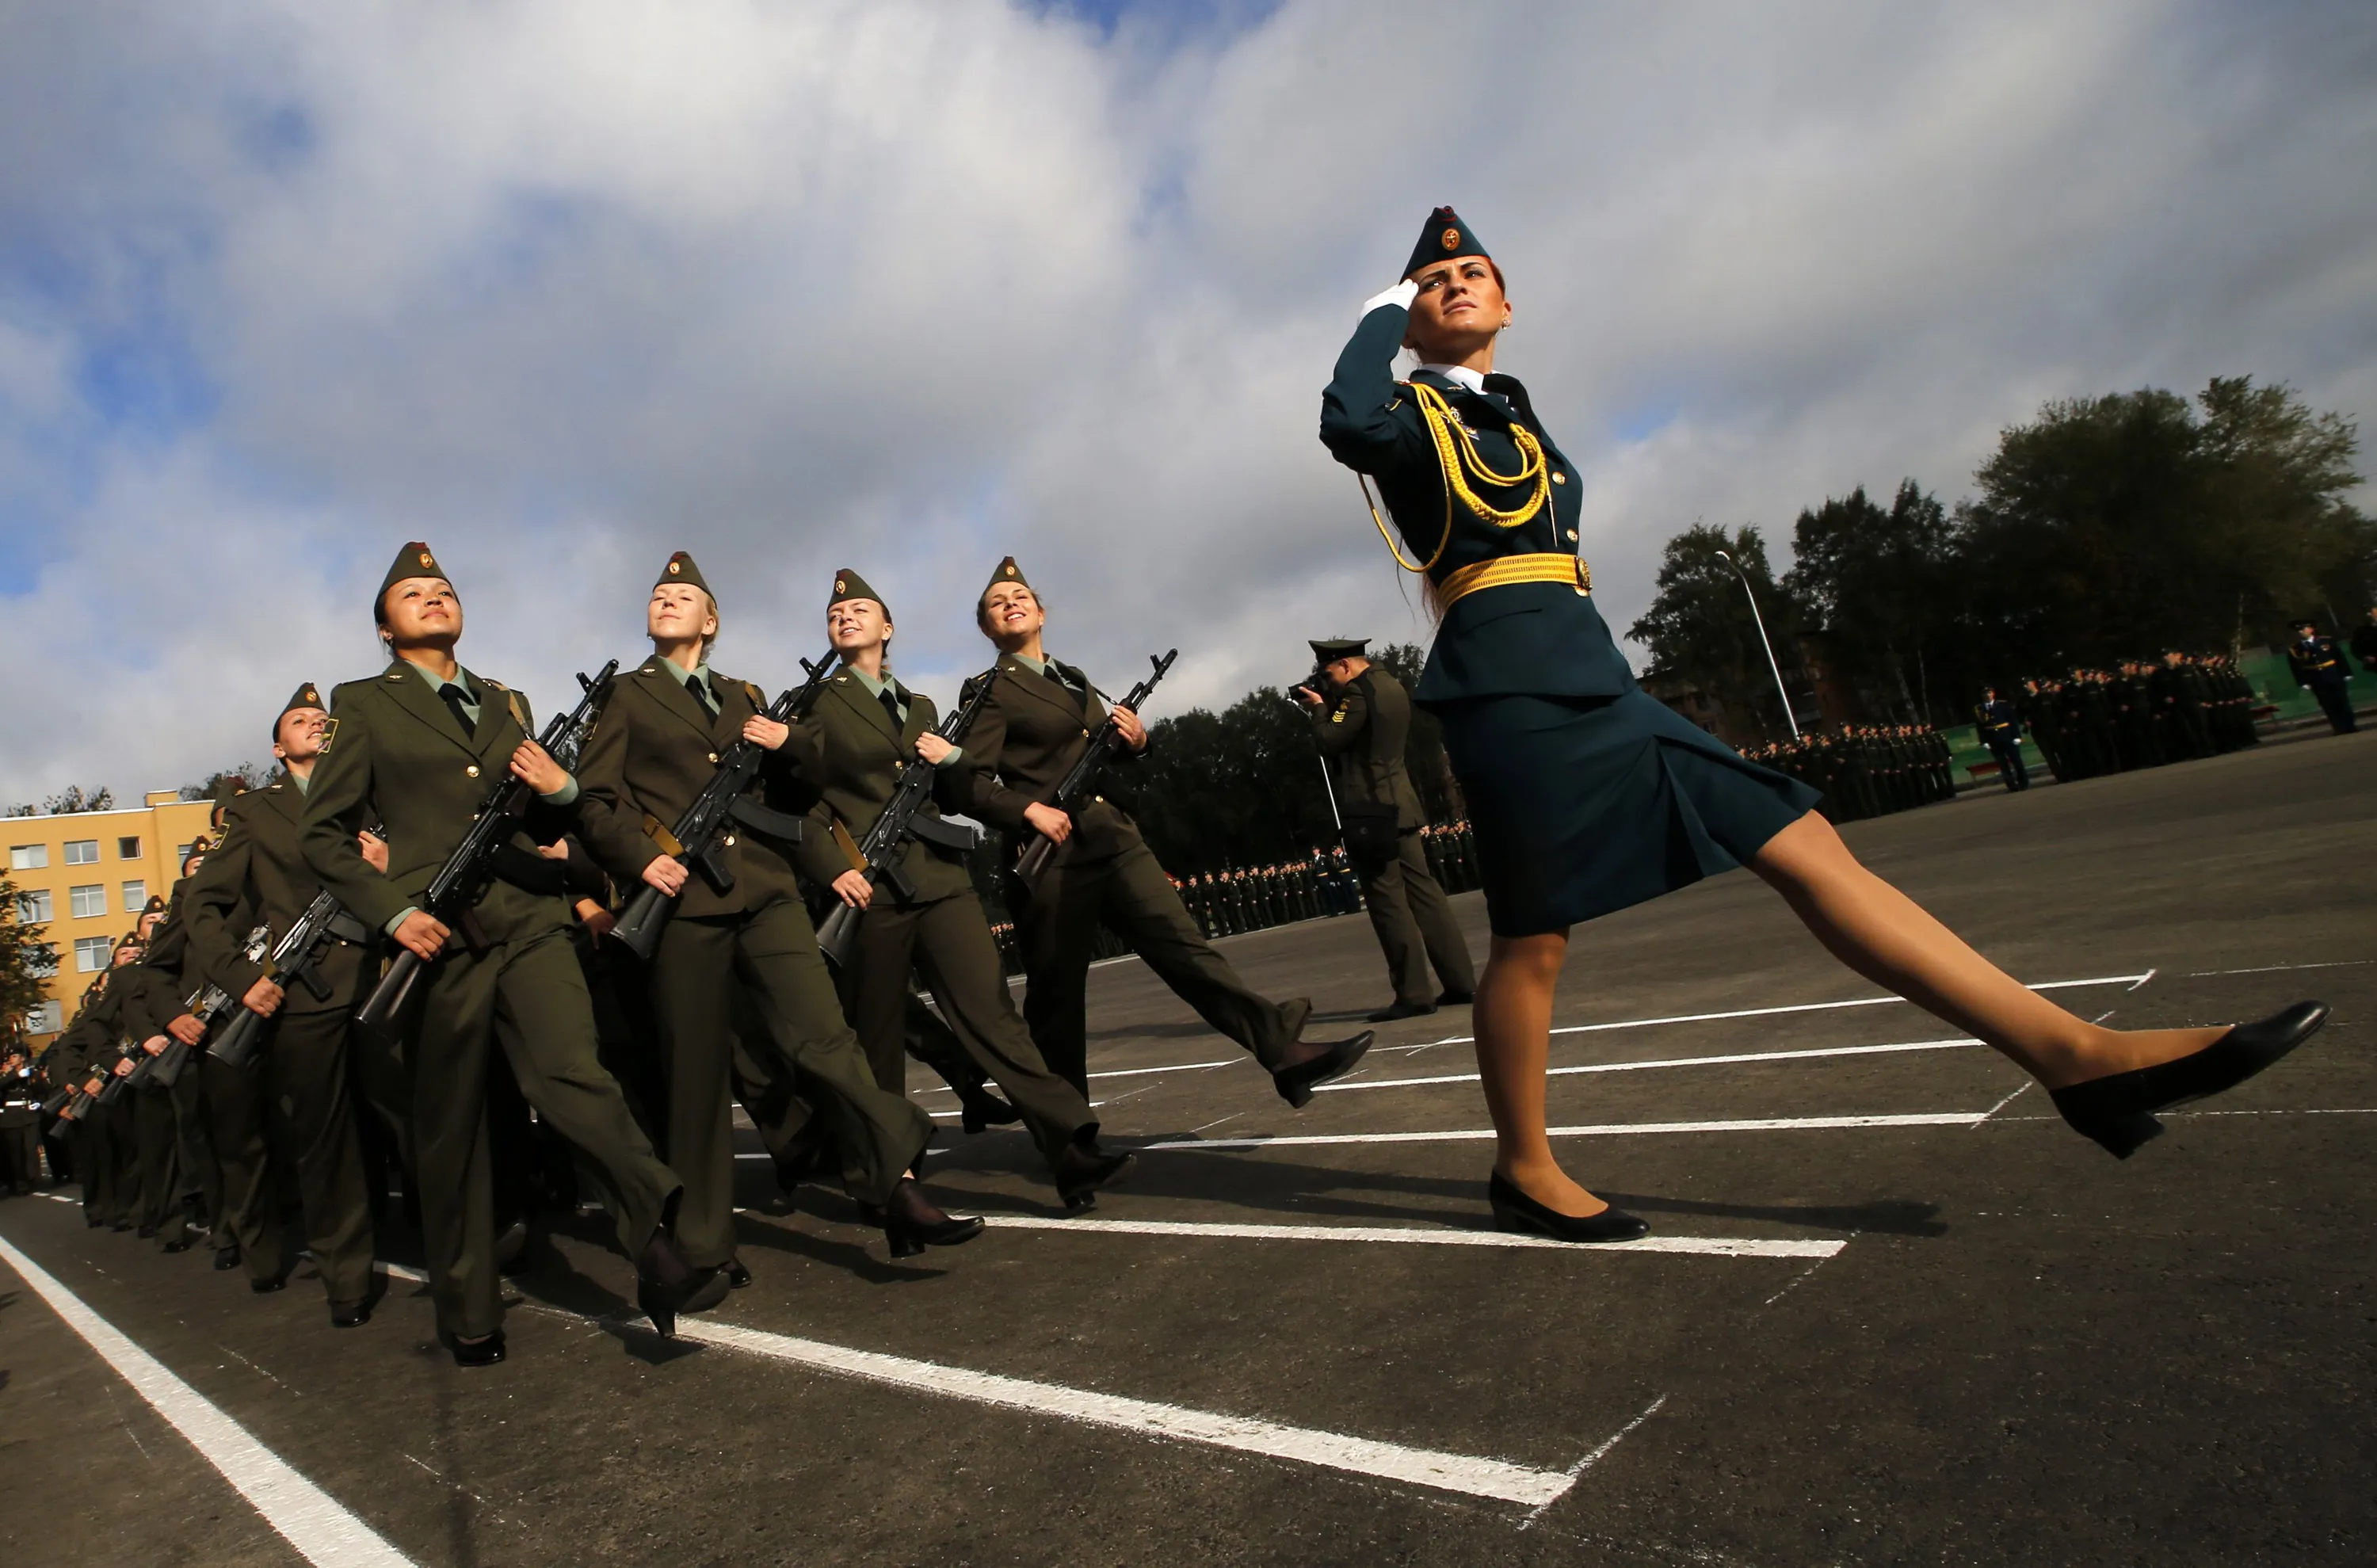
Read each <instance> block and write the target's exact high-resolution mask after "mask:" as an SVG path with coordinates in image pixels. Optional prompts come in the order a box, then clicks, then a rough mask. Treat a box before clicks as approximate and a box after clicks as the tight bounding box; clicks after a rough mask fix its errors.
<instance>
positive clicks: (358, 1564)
mask: <svg viewBox="0 0 2377 1568" xmlns="http://www.w3.org/2000/svg"><path fill="white" fill-rule="evenodd" d="M0 1260H6V1263H8V1266H9V1267H11V1268H13V1269H15V1270H16V1271H17V1272H18V1274H20V1275H24V1277H25V1283H27V1284H28V1285H30V1286H31V1287H33V1290H34V1292H35V1293H36V1294H37V1295H39V1296H40V1297H41V1298H42V1299H43V1300H44V1301H47V1302H48V1303H49V1304H50V1308H51V1310H52V1311H55V1312H56V1313H57V1314H58V1316H59V1317H61V1318H64V1319H65V1320H66V1326H67V1327H69V1328H71V1329H73V1330H74V1331H75V1332H76V1333H77V1334H78V1335H82V1337H83V1341H84V1343H85V1344H87V1345H89V1346H90V1347H91V1348H92V1349H93V1350H95V1351H97V1352H98V1353H99V1356H100V1359H102V1360H103V1361H105V1362H106V1363H107V1364H108V1365H109V1366H111V1367H113V1368H114V1369H115V1371H116V1372H117V1374H118V1375H120V1376H121V1377H122V1378H123V1379H124V1381H125V1382H128V1383H130V1384H131V1385H132V1387H133V1389H134V1390H135V1391H136V1392H137V1393H138V1394H139V1395H140V1397H141V1398H143V1399H145V1400H147V1401H148V1402H149V1406H150V1407H151V1408H153V1409H154V1410H155V1411H156V1412H157V1414H159V1415H160V1416H162V1417H164V1418H165V1419H166V1420H167V1421H169V1422H171V1423H172V1424H173V1430H176V1431H178V1432H180V1433H181V1434H182V1435H183V1436H184V1437H185V1438H187V1439H188V1440H189V1443H190V1446H191V1447H193V1448H195V1449H197V1451H198V1456H199V1457H200V1458H202V1459H204V1460H205V1461H206V1462H207V1463H208V1464H209V1465H212V1466H214V1467H215V1468H216V1469H217V1470H219V1471H221V1473H222V1478H223V1479H225V1480H227V1481H229V1482H230V1483H231V1484H232V1485H233V1487H235V1488H237V1489H238V1490H239V1494H240V1495H241V1496H242V1497H244V1498H245V1499H247V1501H248V1503H249V1505H250V1506H252V1507H253V1508H255V1510H256V1511H257V1513H258V1514H263V1515H264V1522H265V1523H266V1524H268V1525H269V1526H272V1527H273V1529H274V1530H275V1531H277V1532H278V1533H279V1534H280V1536H281V1539H283V1540H285V1541H287V1542H288V1543H289V1544H290V1545H291V1546H293V1547H294V1548H296V1549H297V1551H298V1554H299V1555H300V1556H302V1557H304V1558H305V1561H306V1562H312V1563H316V1564H318V1565H319V1568H397V1565H401V1568H412V1559H411V1558H409V1557H407V1556H405V1555H404V1554H403V1553H402V1552H400V1551H399V1550H396V1548H394V1547H392V1546H390V1545H388V1542H387V1541H386V1540H385V1539H383V1538H381V1537H380V1535H379V1533H378V1532H377V1531H376V1530H374V1529H373V1528H372V1527H371V1526H369V1525H366V1524H364V1522H363V1521H362V1520H361V1519H358V1518H356V1517H355V1516H354V1515H353V1514H350V1513H348V1512H347V1511H346V1510H345V1509H344V1508H342V1507H340V1505H339V1503H338V1502H337V1501H336V1500H334V1499H333V1498H332V1497H331V1496H330V1494H329V1493H328V1492H326V1491H324V1490H322V1489H321V1488H319V1487H317V1486H316V1485H315V1484H314V1483H313V1482H311V1481H309V1480H307V1479H306V1478H305V1477H303V1476H301V1475H299V1474H298V1473H297V1472H296V1471H295V1470H293V1469H291V1468H290V1467H289V1466H288V1465H287V1464H285V1463H284V1462H282V1460H281V1456H280V1455H279V1454H275V1453H273V1452H272V1450H270V1449H269V1448H267V1447H265V1446H264V1444H262V1443H260V1442H257V1441H256V1439H255V1438H253V1437H251V1436H249V1435H248V1431H247V1429H246V1428H245V1427H243V1426H241V1425H240V1424H239V1423H238V1422H237V1421H234V1420H233V1419H232V1418H230V1417H229V1416H226V1415H224V1414H223V1413H222V1412H221V1410H219V1409H217V1408H216V1407H215V1406H213V1405H212V1404H211V1403H209V1401H208V1400H207V1398H206V1397H205V1396H204V1395H203V1394H199V1393H198V1391H197V1389H194V1388H192V1387H191V1386H190V1385H189V1384H188V1383H185V1382H183V1381H182V1380H181V1379H180V1378H178V1377H175V1376H174V1375H173V1373H172V1372H170V1371H166V1370H165V1367H164V1364H163V1363H162V1362H161V1361H159V1360H158V1359H156V1358H155V1357H153V1356H151V1355H149V1352H147V1351H146V1350H143V1349H141V1348H140V1347H138V1346H137V1345H135V1344H133V1343H132V1341H131V1340H130V1339H128V1338H126V1337H125V1335H123V1334H122V1333H121V1332H120V1331H118V1330H117V1329H116V1327H115V1326H114V1325H113V1323H109V1322H108V1321H107V1320H106V1319H104V1318H102V1317H101V1316H100V1315H99V1314H98V1313H97V1312H94V1311H91V1310H90V1308H89V1307H87V1306H85V1305H84V1304H83V1301H82V1299H81V1298H80V1297H78V1296H77V1295H76V1294H75V1293H74V1292H73V1291H71V1290H68V1289H67V1288H66V1287H65V1286H63V1285H61V1284H59V1283H58V1282H57V1281H56V1280H55V1279H53V1278H52V1277H51V1276H50V1275H49V1274H48V1272H47V1271H46V1270H44V1269H43V1268H42V1266H41V1265H40V1264H39V1263H34V1262H33V1260H32V1259H30V1258H29V1257H27V1256H25V1254H24V1253H22V1252H19V1251H17V1249H16V1248H14V1247H12V1246H10V1245H9V1244H8V1243H7V1242H6V1240H0Z"/></svg>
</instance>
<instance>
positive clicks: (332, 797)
mask: <svg viewBox="0 0 2377 1568" xmlns="http://www.w3.org/2000/svg"><path fill="white" fill-rule="evenodd" d="M423 554H424V557H425V556H426V554H427V553H426V552H425V551H424V552H423ZM456 678H457V680H458V681H460V682H462V683H464V684H466V685H467V686H468V687H469V688H475V689H477V690H478V691H479V692H480V693H481V700H480V706H479V712H478V717H477V721H476V724H475V727H474V728H473V729H472V730H470V731H467V732H466V731H465V729H464V728H463V725H462V722H461V720H460V717H459V716H458V715H457V714H456V713H455V712H453V711H451V709H449V707H448V705H447V703H446V702H444V701H442V700H440V699H439V696H438V694H437V692H436V691H435V690H433V689H432V687H431V685H430V682H429V680H428V679H427V678H425V677H424V675H423V674H422V673H421V672H419V671H417V670H415V669H414V668H413V667H412V665H410V664H405V663H404V662H402V661H398V662H396V663H395V664H391V665H390V666H389V667H388V669H387V670H386V671H385V672H383V673H382V674H380V675H379V676H376V677H374V678H372V679H370V680H360V681H351V682H349V683H348V684H346V685H344V686H341V687H340V688H338V689H337V690H336V691H335V692H334V693H333V694H332V696H331V713H332V715H333V720H332V722H333V724H334V728H333V729H332V731H331V733H330V735H329V736H328V738H327V740H326V743H325V747H324V749H323V752H322V756H321V759H320V760H319V761H317V763H316V764H315V769H314V782H313V784H312V786H311V788H310V789H308V791H307V792H306V798H305V812H304V815H303V816H302V818H301V819H300V821H299V827H298V842H299V844H300V847H301V848H302V850H303V853H304V856H305V864H306V866H307V867H308V868H310V869H311V870H312V871H313V873H314V875H316V876H317V877H319V878H320V879H321V881H322V885H323V886H324V887H325V888H327V889H328V890H329V892H330V893H331V894H332V896H334V897H335V898H337V899H338V901H339V902H340V904H343V905H345V906H346V907H347V909H348V910H350V911H351V912H352V913H353V914H354V915H355V916H357V917H358V918H359V919H361V920H362V921H363V922H364V925H365V926H366V927H367V928H372V929H375V930H382V931H385V930H388V929H390V928H392V927H393V926H395V925H396V923H397V922H398V920H399V919H400V916H402V915H403V914H404V912H405V911H406V910H407V909H409V908H417V907H419V906H420V904H421V903H422V900H423V899H424V897H425V896H426V894H427V891H428V887H429V883H430V880H431V879H432V878H434V877H435V876H436V873H437V869H438V868H439V867H440V866H441V865H443V864H444V863H445V861H446V858H447V856H449V855H451V854H452V853H453V851H454V848H455V846H456V845H457V844H460V842H461V839H462V836H463V834H464V833H465V832H467V831H468V829H469V827H470V824H471V820H472V817H473V816H474V815H475V814H476V813H477V811H478V809H479V808H480V807H481V805H482V804H483V803H484V801H485V799H486V797H487V796H488V793H489V790H490V787H491V786H492V785H494V784H496V782H498V781H499V780H501V779H502V778H503V777H504V776H505V775H506V773H507V772H508V766H509V763H510V760H511V755H512V753H513V751H514V750H515V749H517V748H519V746H520V743H521V742H522V741H523V740H525V739H527V738H528V733H529V732H528V722H529V710H528V705H527V702H526V701H525V700H524V699H522V698H521V697H520V695H519V694H518V693H517V692H510V691H507V690H506V689H505V688H503V687H501V686H499V685H497V684H496V683H495V682H493V681H490V680H486V679H484V677H481V676H474V675H472V674H471V673H470V672H469V671H467V670H460V671H458V672H457V676H456ZM569 815H570V813H568V812H566V811H561V810H555V809H554V808H551V807H549V806H545V805H540V806H539V807H537V808H534V809H533V810H532V814H531V818H530V821H529V823H528V825H527V827H525V828H523V829H521V830H520V831H516V832H514V833H513V834H512V837H511V841H510V843H509V844H508V846H507V849H508V852H509V853H508V856H506V857H505V858H506V859H507V861H508V862H509V863H510V864H511V865H512V866H514V867H515V868H518V867H519V866H520V865H521V864H523V863H525V864H527V865H530V866H533V865H534V864H535V860H536V849H537V839H538V837H539V836H541V837H542V838H543V839H544V840H546V841H550V840H552V839H555V838H557V837H559V836H560V834H561V832H562V831H563V830H564V829H565V828H566V827H567V825H568V824H567V817H568V816H569ZM540 816H543V817H544V818H550V819H553V820H550V821H540V820H539V818H540ZM375 821H377V822H384V823H385V824H386V825H387V829H388V873H387V874H386V875H385V876H383V875H381V874H380V873H379V872H378V871H376V870H374V869H373V868H372V867H371V866H370V864H369V863H368V862H366V861H365V860H364V857H363V853H362V851H361V850H360V849H359V848H358V847H357V846H356V843H355V835H356V833H357V832H361V831H362V830H363V829H364V828H366V827H369V826H370V825H371V824H372V823H374V822H375ZM538 828H543V829H544V830H546V831H543V832H542V833H541V834H537V833H532V832H531V831H530V830H532V829H538ZM523 880H529V879H528V878H526V877H525V875H523ZM569 916H570V911H569V905H568V903H567V900H565V899H564V898H563V897H562V896H561V895H560V894H558V893H555V892H532V891H530V890H529V889H528V888H526V887H521V886H519V885H516V884H515V883H514V882H512V881H508V880H503V878H502V876H500V875H499V876H498V877H497V878H496V880H492V881H491V882H490V883H489V884H488V886H487V888H486V889H485V891H484V892H483V893H482V894H481V895H480V896H479V898H478V900H477V902H476V903H475V904H473V905H472V907H471V908H470V909H469V910H467V911H465V912H463V913H462V914H461V915H460V916H459V917H458V918H456V919H454V920H449V921H448V924H449V925H450V926H452V927H453V928H454V930H453V935H452V936H450V937H449V938H448V939H447V942H446V946H445V949H444V951H443V952H441V953H440V954H439V956H438V958H437V960H436V963H434V964H430V965H428V966H427V967H426V969H425V970H424V971H423V972H422V974H421V976H420V979H419V980H418V981H417V982H416V983H415V986H414V990H415V992H416V994H417V999H416V1001H415V1003H414V1005H415V1006H416V1007H417V1008H418V1011H417V1013H415V1014H414V1015H413V1017H412V1021H411V1023H410V1024H409V1026H408V1027H406V1028H405V1029H404V1041H405V1049H406V1054H407V1065H408V1067H409V1068H410V1070H411V1077H412V1131H413V1149H414V1160H415V1162H416V1166H417V1169H416V1171H415V1172H414V1175H415V1178H416V1179H417V1181H418V1184H419V1188H420V1195H421V1225H422V1239H423V1245H424V1252H425V1253H426V1256H427V1262H428V1264H429V1278H430V1288H431V1292H432V1294H433V1295H434V1297H435V1298H436V1305H437V1321H438V1326H439V1328H440V1329H442V1330H443V1331H445V1332H446V1333H447V1334H448V1335H453V1336H456V1337H457V1338H461V1339H472V1338H477V1337H479V1336H482V1335H489V1334H492V1333H494V1332H495V1331H496V1328H498V1327H499V1326H500V1325H501V1322H502V1307H501V1305H500V1299H499V1293H498V1289H497V1281H496V1256H495V1224H494V1191H493V1181H492V1163H491V1160H490V1157H489V1154H488V1145H487V1103H486V1102H487V1089H486V1080H487V1070H488V1059H487V1057H488V1051H489V1049H490V1048H491V1047H492V1046H493V1045H494V1044H495V1043H496V1042H497V1041H500V1042H501V1045H502V1047H503V1051H504V1055H505V1057H506V1058H507V1059H508V1060H509V1062H510V1064H511V1069H512V1072H513V1074H514V1075H515V1076H516V1077H517V1078H518V1079H519V1081H520V1089H521V1092H522V1093H523V1094H525V1095H527V1097H528V1100H529V1103H530V1104H531V1105H532V1106H534V1107H536V1110H537V1113H538V1115H539V1116H541V1117H542V1118H543V1119H544V1120H545V1121H546V1122H548V1123H550V1124H551V1125H552V1127H553V1128H554V1130H555V1131H557V1132H559V1133H560V1134H561V1135H562V1136H563V1137H565V1138H567V1139H568V1140H569V1141H570V1142H571V1143H574V1144H576V1145H577V1146H578V1148H579V1151H580V1152H581V1153H583V1154H584V1155H586V1156H587V1158H588V1159H589V1161H590V1162H591V1164H592V1165H593V1166H594V1167H596V1168H597V1169H598V1170H599V1171H600V1172H601V1174H602V1175H603V1178H604V1179H606V1180H607V1182H608V1184H609V1188H610V1192H609V1196H610V1198H611V1200H612V1203H613V1218H614V1220H615V1222H616V1224H617V1227H618V1234H619V1239H620V1241H621V1243H622V1244H623V1245H624V1246H625V1247H626V1249H627V1255H628V1256H629V1257H631V1258H632V1257H636V1256H638V1255H639V1252H640V1251H642V1249H643V1247H644V1245H645V1243H646V1242H647V1241H648V1240H649V1239H651V1236H652V1234H653V1233H654V1232H655V1231H656V1230H657V1229H659V1228H660V1227H661V1226H662V1224H663V1221H664V1219H665V1218H666V1216H667V1213H668V1209H669V1206H670V1205H671V1204H672V1203H674V1202H675V1195H676V1193H677V1192H678V1191H679V1190H680V1188H679V1183H678V1181H677V1179H676V1177H675V1173H674V1172H672V1171H671V1170H670V1169H669V1167H666V1166H664V1165H663V1164H662V1163H661V1162H660V1161H659V1160H658V1159H657V1158H655V1157H654V1155H653V1154H652V1148H651V1143H649V1142H648V1141H647V1140H646V1139H645V1137H644V1135H643V1133H642V1132H641V1131H639V1130H638V1129H637V1127H636V1123H635V1119H634V1118H632V1117H631V1116H629V1115H628V1113H627V1102H626V1100H625V1099H624V1098H622V1097H621V1095H620V1093H619V1085H618V1084H617V1083H616V1082H615V1081H614V1080H613V1079H612V1077H611V1075H610V1074H609V1073H608V1072H605V1071H603V1067H602V1064H601V1063H600V1061H598V1060H597V1059H596V1056H595V1038H594V1019H593V1012H592V1005H591V1002H590V1001H589V999H588V998H587V993H586V977H585V976H584V974H583V973H581V972H580V971H579V967H578V959H577V955H576V954H575V953H574V952H572V951H571V948H570V945H569ZM420 993H425V994H420ZM498 1025H500V1027H499V1026H498Z"/></svg>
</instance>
